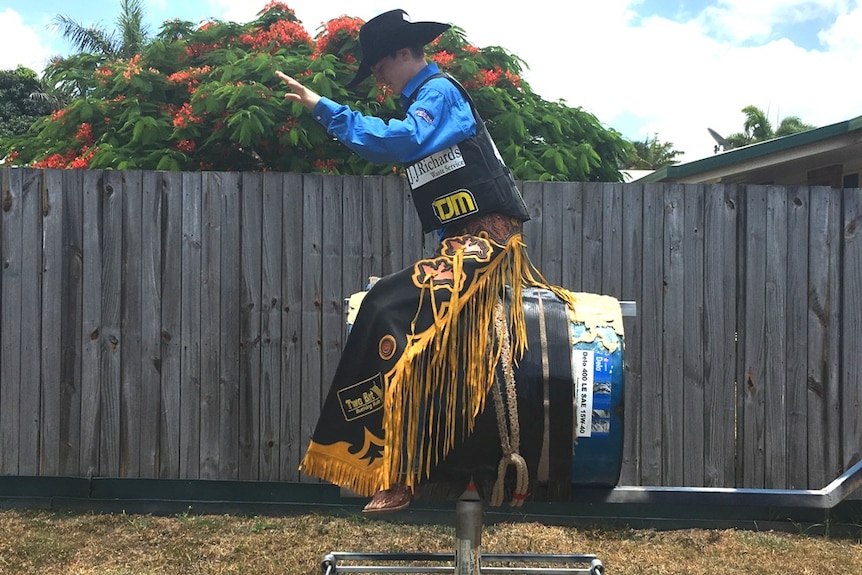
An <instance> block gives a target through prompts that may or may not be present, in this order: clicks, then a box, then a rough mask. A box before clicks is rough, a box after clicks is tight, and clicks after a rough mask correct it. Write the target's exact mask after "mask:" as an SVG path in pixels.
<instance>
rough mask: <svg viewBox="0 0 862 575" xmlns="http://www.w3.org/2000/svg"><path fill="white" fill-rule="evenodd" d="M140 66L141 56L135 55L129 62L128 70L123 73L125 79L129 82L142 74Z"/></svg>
mask: <svg viewBox="0 0 862 575" xmlns="http://www.w3.org/2000/svg"><path fill="white" fill-rule="evenodd" d="M140 64H141V55H140V54H135V55H134V56H132V58H131V59H130V60H129V66H128V68H126V69H125V71H124V72H123V78H125V79H126V80H127V81H128V80H131V79H132V76H137V75H138V74H140V73H141V66H140Z"/></svg>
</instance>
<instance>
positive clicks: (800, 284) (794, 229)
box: [784, 187, 810, 489]
mask: <svg viewBox="0 0 862 575" xmlns="http://www.w3.org/2000/svg"><path fill="white" fill-rule="evenodd" d="M786 193H787V210H788V211H787V264H786V267H787V276H786V277H787V279H786V280H785V281H786V282H787V310H786V312H785V316H786V317H787V350H786V352H785V353H786V355H787V369H786V372H785V373H786V379H787V388H786V390H787V391H786V393H787V413H786V414H785V416H784V419H785V421H786V422H787V433H788V437H787V460H788V461H793V462H794V464H793V465H792V466H790V467H788V469H787V485H788V486H789V487H790V488H792V489H804V488H805V487H806V486H807V485H808V442H807V441H797V440H796V436H797V435H802V431H803V430H806V432H805V435H806V436H807V428H808V420H809V413H808V345H809V342H810V334H809V333H808V291H809V289H808V286H809V277H810V270H809V263H810V258H809V257H808V248H809V245H810V239H809V236H808V233H809V217H810V209H809V208H810V198H809V189H808V188H799V187H794V188H789V189H787V190H786Z"/></svg>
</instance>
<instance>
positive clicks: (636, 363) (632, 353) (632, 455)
mask: <svg viewBox="0 0 862 575" xmlns="http://www.w3.org/2000/svg"><path fill="white" fill-rule="evenodd" d="M576 189H580V187H578V188H576ZM643 200H644V196H643V186H642V185H640V184H634V185H630V186H626V188H625V192H624V193H623V205H622V219H623V232H622V246H621V247H622V255H621V256H620V266H621V267H622V269H623V276H622V287H621V289H622V292H621V296H622V298H623V299H624V300H629V301H635V302H637V305H638V307H640V308H641V309H640V311H639V314H638V315H639V316H641V317H634V318H632V317H626V318H623V324H624V327H625V341H624V342H625V354H624V356H623V361H624V366H623V368H624V370H625V395H624V405H625V418H624V424H623V453H622V458H623V464H622V471H621V473H620V482H621V483H622V484H623V485H637V484H639V482H640V468H641V463H642V458H641V452H640V445H641V441H642V440H641V425H642V420H643V416H642V414H641V405H642V402H641V393H642V390H643V371H642V360H643V357H642V354H641V345H640V344H639V342H641V341H643V339H642V328H641V326H642V325H643V323H644V322H643V319H642V315H643V301H642V299H641V298H642V294H641V285H642V281H643V280H642V278H643V255H642V250H643V247H642V246H643V243H644V237H643V226H642V225H640V224H641V222H642V221H643ZM565 229H568V226H567V227H566V228H564V231H565ZM577 235H578V237H580V232H579V231H578V233H577ZM579 241H580V240H579ZM636 342H637V343H636Z"/></svg>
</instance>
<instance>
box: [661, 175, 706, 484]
mask: <svg viewBox="0 0 862 575" xmlns="http://www.w3.org/2000/svg"><path fill="white" fill-rule="evenodd" d="M685 202H686V190H685V189H684V187H683V185H682V184H674V185H671V186H667V187H665V189H664V197H663V204H664V209H663V212H664V217H663V231H662V233H663V237H664V242H663V249H662V283H663V287H664V305H663V314H662V319H661V322H662V324H663V325H664V326H665V328H664V330H663V332H662V339H661V349H662V350H663V353H662V356H661V373H662V381H661V387H662V405H661V411H662V414H663V422H662V451H661V454H662V466H661V467H662V481H664V482H667V483H669V484H671V485H683V484H684V481H685V471H686V467H687V466H688V464H689V463H695V462H696V461H697V459H698V458H697V457H696V456H694V457H693V456H692V454H686V453H685V448H684V445H685V443H684V438H683V431H684V429H685V423H684V422H685V419H687V418H688V417H689V416H690V415H691V414H689V413H687V412H686V409H685V408H686V405H685V390H686V388H687V387H688V385H689V384H690V382H689V381H688V380H687V379H686V378H685V371H684V369H683V367H684V358H685V355H684V354H685V338H686V330H687V328H688V325H687V324H686V317H685V299H686V295H687V294H686V291H685V288H686V285H685V276H686V271H687V270H686V269H685V252H686V246H685V244H684V243H683V239H684V236H685Z"/></svg>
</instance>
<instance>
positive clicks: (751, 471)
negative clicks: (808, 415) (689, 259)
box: [736, 186, 768, 487]
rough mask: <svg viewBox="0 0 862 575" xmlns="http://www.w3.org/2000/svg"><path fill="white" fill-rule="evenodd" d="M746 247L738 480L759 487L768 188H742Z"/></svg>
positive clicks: (763, 435) (762, 473) (762, 451)
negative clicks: (743, 192)
mask: <svg viewBox="0 0 862 575" xmlns="http://www.w3.org/2000/svg"><path fill="white" fill-rule="evenodd" d="M744 213H745V229H744V240H743V244H744V247H745V254H744V263H743V266H744V267H743V269H742V273H743V275H744V276H745V277H746V278H748V281H747V282H746V283H745V288H744V289H745V291H744V293H743V294H742V296H743V305H744V308H743V309H741V311H740V314H739V317H738V323H739V337H740V342H741V343H742V347H743V363H744V368H743V374H742V378H741V379H740V381H739V388H740V389H739V406H738V409H739V412H740V418H739V419H740V423H741V430H740V431H741V432H740V434H739V440H738V441H737V446H736V447H737V451H738V452H739V454H740V461H741V463H742V464H741V466H740V468H739V469H738V470H737V477H736V481H737V483H738V484H739V485H740V486H742V487H758V486H761V485H763V484H764V479H765V477H766V472H765V469H766V453H765V451H766V425H765V417H766V416H765V414H766V407H765V394H766V389H765V380H766V364H765V362H764V357H765V355H766V352H765V341H766V340H765V338H764V336H763V334H764V331H765V329H766V327H765V326H766V314H767V310H766V253H767V250H768V246H767V245H766V231H767V230H766V188H765V187H762V186H748V188H746V194H745V205H744Z"/></svg>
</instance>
